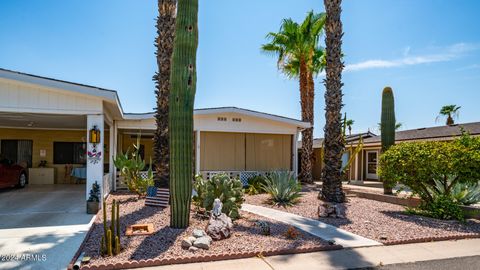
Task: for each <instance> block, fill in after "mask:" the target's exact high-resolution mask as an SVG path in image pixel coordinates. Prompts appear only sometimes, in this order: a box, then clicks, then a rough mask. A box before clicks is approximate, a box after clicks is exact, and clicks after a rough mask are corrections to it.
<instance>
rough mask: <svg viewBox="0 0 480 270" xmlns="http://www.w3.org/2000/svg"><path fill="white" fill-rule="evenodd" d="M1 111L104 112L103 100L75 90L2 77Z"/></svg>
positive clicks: (0, 87) (0, 88) (0, 91)
mask: <svg viewBox="0 0 480 270" xmlns="http://www.w3.org/2000/svg"><path fill="white" fill-rule="evenodd" d="M0 111H3V112H32V113H59V114H91V113H102V111H103V105H102V100H101V99H99V98H95V97H89V96H86V95H79V94H76V93H73V92H67V91H56V90H54V89H49V88H45V87H42V86H34V85H31V84H24V83H17V82H13V81H9V80H4V79H0Z"/></svg>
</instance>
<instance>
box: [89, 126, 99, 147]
mask: <svg viewBox="0 0 480 270" xmlns="http://www.w3.org/2000/svg"><path fill="white" fill-rule="evenodd" d="M89 142H90V143H93V144H98V143H100V130H99V129H98V127H97V126H93V128H92V129H90V138H89Z"/></svg>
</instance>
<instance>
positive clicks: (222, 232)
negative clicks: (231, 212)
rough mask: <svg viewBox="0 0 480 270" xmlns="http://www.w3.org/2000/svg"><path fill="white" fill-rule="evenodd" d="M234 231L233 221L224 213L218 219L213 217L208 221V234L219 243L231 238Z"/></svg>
mask: <svg viewBox="0 0 480 270" xmlns="http://www.w3.org/2000/svg"><path fill="white" fill-rule="evenodd" d="M232 229H233V223H232V219H231V218H229V217H228V216H227V215H225V214H224V213H222V214H221V215H220V216H218V217H215V216H213V215H212V217H211V218H210V220H209V221H208V226H207V234H208V235H209V236H210V237H212V239H213V240H215V241H218V240H222V239H226V238H229V237H230V235H231V230H232Z"/></svg>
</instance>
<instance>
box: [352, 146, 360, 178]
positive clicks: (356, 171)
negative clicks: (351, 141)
mask: <svg viewBox="0 0 480 270" xmlns="http://www.w3.org/2000/svg"><path fill="white" fill-rule="evenodd" d="M354 160H355V173H354V175H353V178H354V179H353V180H355V181H358V180H360V178H358V175H359V173H358V162H360V160H358V153H356V154H355V159H354Z"/></svg>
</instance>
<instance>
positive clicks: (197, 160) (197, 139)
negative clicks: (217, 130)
mask: <svg viewBox="0 0 480 270" xmlns="http://www.w3.org/2000/svg"><path fill="white" fill-rule="evenodd" d="M199 173H200V130H196V131H195V174H199Z"/></svg>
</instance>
